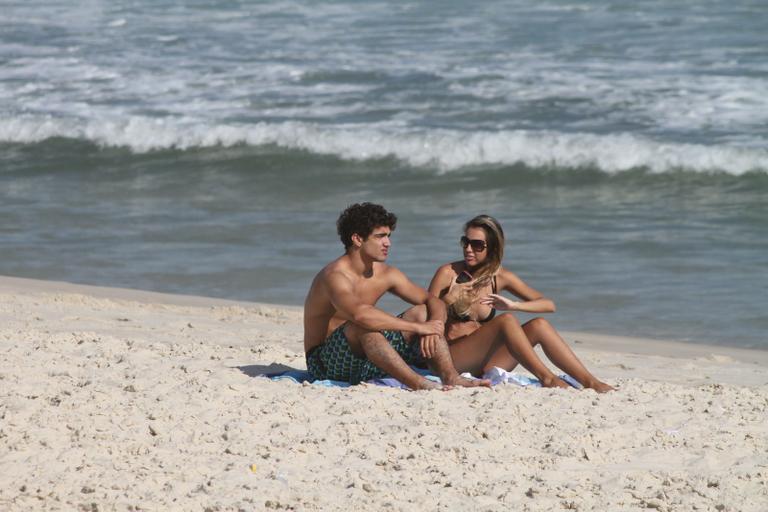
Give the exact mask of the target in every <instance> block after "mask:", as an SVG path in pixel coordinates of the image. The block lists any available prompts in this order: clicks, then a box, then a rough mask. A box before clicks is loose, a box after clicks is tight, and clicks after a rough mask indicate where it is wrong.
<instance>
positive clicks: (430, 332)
mask: <svg viewBox="0 0 768 512" xmlns="http://www.w3.org/2000/svg"><path fill="white" fill-rule="evenodd" d="M396 223H397V217H395V215H394V214H392V213H389V212H387V211H386V210H385V209H384V208H383V207H382V206H379V205H377V204H371V203H362V204H354V205H352V206H350V207H349V208H347V209H346V210H344V211H343V212H342V213H341V215H340V216H339V219H338V221H337V223H336V226H337V229H338V233H339V236H340V237H341V241H342V243H343V244H344V248H345V249H346V252H345V254H344V255H342V256H341V257H339V258H337V259H336V260H334V261H332V262H331V263H329V264H328V265H326V267H325V268H323V269H322V270H321V271H320V272H319V273H318V274H317V276H315V279H314V280H313V281H312V285H311V287H310V289H309V293H308V294H307V299H306V301H305V302H304V351H305V352H306V357H307V369H308V370H309V372H310V373H312V374H313V375H314V376H315V377H316V378H318V379H333V380H343V381H347V382H351V383H352V384H357V383H359V382H362V381H366V380H370V379H375V378H380V377H383V376H385V375H390V376H392V377H394V378H395V379H397V380H399V381H400V382H402V383H403V384H405V385H406V386H408V387H409V388H411V389H433V388H440V387H442V386H440V385H438V384H437V383H435V382H432V381H429V380H427V379H425V378H424V377H422V376H421V375H419V374H418V373H416V372H415V371H413V370H412V369H411V368H410V366H409V365H410V364H414V363H418V362H421V361H425V360H426V362H428V363H429V364H430V366H432V368H433V369H434V371H436V372H437V374H438V375H439V376H440V379H441V380H442V382H443V384H444V385H446V386H453V385H458V386H468V387H471V386H478V385H482V386H488V385H489V383H488V382H487V381H473V380H469V379H465V378H463V377H461V376H459V375H458V373H457V372H456V369H455V368H454V367H453V362H452V361H451V356H450V352H449V351H448V345H447V343H446V341H445V338H444V336H443V330H444V323H445V319H446V311H445V305H444V304H443V302H442V301H441V300H440V299H438V298H436V297H433V296H432V295H430V294H429V293H428V292H427V291H426V290H424V289H423V288H421V287H419V286H416V285H415V284H414V283H413V282H412V281H411V280H409V279H408V278H407V277H406V276H405V274H403V273H402V272H400V271H399V270H398V269H396V268H394V267H391V266H389V265H386V264H385V263H384V261H385V260H386V259H387V255H388V254H389V248H390V246H391V240H390V236H391V234H392V231H393V230H394V229H395V225H396ZM386 292H391V293H394V294H395V295H397V296H398V297H400V298H401V299H403V300H405V301H407V302H409V303H411V304H414V305H417V306H416V307H413V308H411V309H409V310H408V311H407V312H405V313H404V314H403V315H400V316H399V317H395V316H392V315H390V314H388V313H386V312H384V311H382V310H380V309H377V308H376V307H375V304H376V302H378V300H379V299H380V298H381V296H382V295H384V294H385V293H386Z"/></svg>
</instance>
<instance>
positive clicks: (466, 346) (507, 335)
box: [449, 315, 569, 388]
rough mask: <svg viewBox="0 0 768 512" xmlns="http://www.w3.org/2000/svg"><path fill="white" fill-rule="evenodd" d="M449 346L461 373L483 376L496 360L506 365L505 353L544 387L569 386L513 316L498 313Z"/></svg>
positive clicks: (507, 358) (455, 364)
mask: <svg viewBox="0 0 768 512" xmlns="http://www.w3.org/2000/svg"><path fill="white" fill-rule="evenodd" d="M449 348H450V351H451V357H452V358H453V364H454V366H456V369H457V370H458V371H459V372H467V371H468V372H470V373H472V375H475V376H480V375H482V374H483V372H484V371H485V370H486V369H488V368H491V367H493V366H496V365H497V364H496V363H501V364H502V365H504V361H500V359H501V358H504V354H506V363H507V365H508V364H511V362H514V364H513V366H515V365H517V362H518V361H519V362H520V363H521V364H522V365H523V366H524V367H525V368H526V369H528V371H530V372H531V373H532V374H534V375H535V376H536V378H538V379H539V381H541V383H542V385H543V386H545V387H562V388H567V387H569V386H568V385H567V384H566V383H565V382H563V381H562V380H560V379H559V378H558V377H557V376H556V375H555V374H554V373H552V372H551V371H550V370H549V368H547V367H546V365H545V364H544V363H543V362H542V361H541V359H539V357H538V356H537V355H536V352H535V351H534V350H533V346H532V345H531V342H530V341H529V340H528V338H527V337H526V334H525V332H524V331H523V328H522V326H521V325H520V322H518V321H517V319H516V318H515V317H514V316H513V315H500V316H497V317H496V318H494V319H493V320H491V321H490V322H487V323H485V324H483V325H482V326H481V327H480V328H479V329H478V330H476V331H475V332H473V333H472V334H469V335H467V336H464V337H462V338H459V339H457V340H454V341H451V342H450V345H449ZM510 354H514V355H515V357H514V358H513V357H512V356H511V355H510ZM491 363H492V364H491ZM505 366H506V365H504V366H502V367H505ZM510 369H511V368H510Z"/></svg>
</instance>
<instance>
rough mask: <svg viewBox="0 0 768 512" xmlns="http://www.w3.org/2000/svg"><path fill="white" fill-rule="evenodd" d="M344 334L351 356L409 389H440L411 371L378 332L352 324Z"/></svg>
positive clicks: (439, 386) (434, 383) (437, 385)
mask: <svg viewBox="0 0 768 512" xmlns="http://www.w3.org/2000/svg"><path fill="white" fill-rule="evenodd" d="M344 334H345V335H346V337H347V341H348V343H349V347H350V349H351V350H352V353H353V354H355V355H357V356H358V357H365V358H366V359H368V360H369V361H370V362H372V363H373V364H375V365H376V366H377V367H378V368H379V369H381V370H382V371H384V372H385V373H387V374H388V375H391V376H392V377H394V378H395V379H397V380H399V381H400V382H402V383H403V384H405V385H406V386H408V387H409V388H411V389H439V388H441V387H442V386H441V385H439V384H437V383H436V382H432V381H430V380H428V379H425V378H424V377H422V376H421V375H419V374H418V373H416V372H415V371H413V370H412V369H411V367H410V366H408V365H407V364H406V362H405V361H403V358H402V357H400V354H398V353H397V351H396V350H395V349H394V348H392V346H391V345H390V344H389V341H387V339H386V338H385V337H384V335H383V334H381V333H380V332H378V331H366V330H363V329H362V328H360V327H358V326H356V325H354V324H348V325H347V327H346V329H345V330H344Z"/></svg>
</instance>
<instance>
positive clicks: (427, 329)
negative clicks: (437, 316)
mask: <svg viewBox="0 0 768 512" xmlns="http://www.w3.org/2000/svg"><path fill="white" fill-rule="evenodd" d="M416 326H417V327H416V329H414V330H415V331H416V334H420V335H421V336H430V335H436V336H442V335H443V333H444V331H445V323H444V322H443V321H442V320H427V321H426V322H423V323H422V322H419V323H417V324H416Z"/></svg>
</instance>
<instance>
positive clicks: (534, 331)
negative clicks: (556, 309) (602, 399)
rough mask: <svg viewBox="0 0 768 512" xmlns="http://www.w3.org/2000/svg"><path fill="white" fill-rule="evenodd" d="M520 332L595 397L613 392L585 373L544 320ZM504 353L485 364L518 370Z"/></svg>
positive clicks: (530, 324)
mask: <svg viewBox="0 0 768 512" xmlns="http://www.w3.org/2000/svg"><path fill="white" fill-rule="evenodd" d="M523 332H525V335H526V337H527V338H528V340H529V341H530V343H531V346H532V347H535V346H536V345H541V348H542V349H543V350H544V353H545V354H546V355H547V357H548V358H549V360H550V361H552V363H554V365H555V366H557V367H558V368H560V369H561V370H563V371H564V372H565V373H567V374H568V375H570V376H571V377H573V378H574V379H576V380H577V381H578V382H579V383H580V384H581V385H582V386H584V387H585V388H592V389H594V390H595V391H597V392H598V393H605V392H606V391H612V390H613V387H611V386H609V385H608V384H606V383H605V382H602V381H600V380H599V379H597V378H596V377H595V376H594V375H592V374H591V373H590V372H589V370H587V368H586V367H585V366H584V364H583V363H582V362H581V361H580V360H579V358H578V357H576V354H574V352H573V350H571V348H570V347H569V346H568V344H567V343H566V342H565V340H564V339H563V338H562V337H561V336H560V334H559V333H558V332H557V330H556V329H555V328H554V327H553V326H552V324H550V323H549V322H548V321H546V320H545V319H543V318H540V317H539V318H534V319H533V320H530V321H528V322H526V323H524V324H523ZM504 349H505V347H499V350H498V351H497V352H495V353H494V354H493V356H491V358H490V359H489V361H488V365H489V367H492V366H498V367H500V368H504V369H505V370H512V369H513V368H514V367H515V366H517V363H518V361H517V359H516V358H515V356H514V355H512V354H510V353H509V351H507V350H504Z"/></svg>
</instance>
